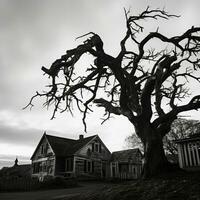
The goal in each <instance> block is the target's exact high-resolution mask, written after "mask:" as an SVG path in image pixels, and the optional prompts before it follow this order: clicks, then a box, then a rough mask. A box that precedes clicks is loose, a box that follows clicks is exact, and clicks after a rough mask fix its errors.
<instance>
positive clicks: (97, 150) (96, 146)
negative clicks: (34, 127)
mask: <svg viewBox="0 0 200 200" xmlns="http://www.w3.org/2000/svg"><path fill="white" fill-rule="evenodd" d="M95 151H96V152H99V144H95Z"/></svg>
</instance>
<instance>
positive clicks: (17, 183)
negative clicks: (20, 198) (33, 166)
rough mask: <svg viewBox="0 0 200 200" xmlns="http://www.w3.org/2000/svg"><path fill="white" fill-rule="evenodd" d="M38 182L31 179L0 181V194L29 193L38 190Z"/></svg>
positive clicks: (3, 179)
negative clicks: (11, 192)
mask: <svg viewBox="0 0 200 200" xmlns="http://www.w3.org/2000/svg"><path fill="white" fill-rule="evenodd" d="M38 187H39V182H38V180H37V179H31V178H12V179H6V178H2V179H0V192H4V191H30V190H34V189H38Z"/></svg>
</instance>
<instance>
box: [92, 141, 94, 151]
mask: <svg viewBox="0 0 200 200" xmlns="http://www.w3.org/2000/svg"><path fill="white" fill-rule="evenodd" d="M92 152H94V143H92Z"/></svg>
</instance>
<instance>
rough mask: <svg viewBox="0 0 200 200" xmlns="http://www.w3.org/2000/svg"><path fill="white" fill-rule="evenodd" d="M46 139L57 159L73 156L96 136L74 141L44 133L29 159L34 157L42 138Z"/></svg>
mask: <svg viewBox="0 0 200 200" xmlns="http://www.w3.org/2000/svg"><path fill="white" fill-rule="evenodd" d="M44 137H46V139H47V141H48V142H49V144H50V146H51V148H52V150H53V152H54V153H55V155H56V156H57V157H66V156H71V155H74V154H75V153H76V152H77V151H78V150H80V149H81V148H82V147H84V146H85V145H86V144H87V143H88V142H90V141H91V140H92V139H94V138H96V137H97V135H93V136H90V137H86V138H82V139H78V140H74V139H69V138H63V137H58V136H53V135H47V134H46V133H44V134H43V136H42V138H41V140H40V142H39V144H38V145H37V147H36V149H35V151H34V153H33V155H32V157H31V159H32V158H33V156H34V155H35V153H36V151H37V149H38V148H39V146H40V144H41V142H42V140H43V138H44Z"/></svg>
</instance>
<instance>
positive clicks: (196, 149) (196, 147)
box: [195, 143, 200, 165]
mask: <svg viewBox="0 0 200 200" xmlns="http://www.w3.org/2000/svg"><path fill="white" fill-rule="evenodd" d="M195 151H196V155H197V165H200V159H199V156H200V155H199V151H198V144H197V143H196V144H195Z"/></svg>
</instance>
